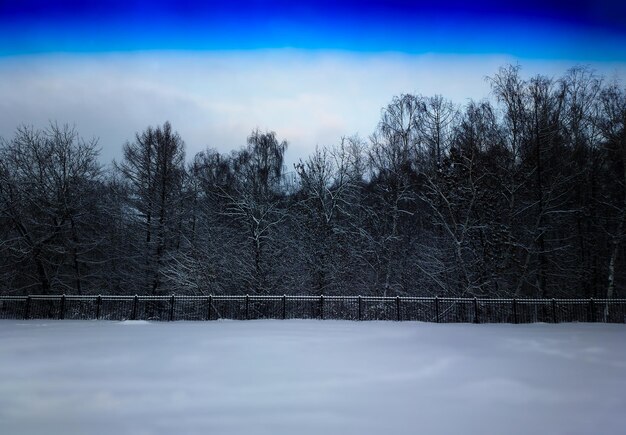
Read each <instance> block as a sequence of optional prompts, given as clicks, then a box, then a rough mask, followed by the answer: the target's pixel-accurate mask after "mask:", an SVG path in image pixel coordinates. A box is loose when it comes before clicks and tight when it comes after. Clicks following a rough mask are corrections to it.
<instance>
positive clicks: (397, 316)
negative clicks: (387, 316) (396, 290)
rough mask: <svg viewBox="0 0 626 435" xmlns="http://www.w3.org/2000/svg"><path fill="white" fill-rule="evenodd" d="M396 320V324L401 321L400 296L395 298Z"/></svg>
mask: <svg viewBox="0 0 626 435" xmlns="http://www.w3.org/2000/svg"><path fill="white" fill-rule="evenodd" d="M396 320H397V321H398V322H399V321H400V320H402V319H401V315H400V296H396Z"/></svg>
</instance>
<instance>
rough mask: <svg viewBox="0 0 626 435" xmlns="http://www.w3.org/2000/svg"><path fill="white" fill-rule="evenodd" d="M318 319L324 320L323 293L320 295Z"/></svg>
mask: <svg viewBox="0 0 626 435" xmlns="http://www.w3.org/2000/svg"><path fill="white" fill-rule="evenodd" d="M320 319H322V320H324V295H320Z"/></svg>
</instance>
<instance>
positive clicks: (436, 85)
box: [0, 50, 626, 162]
mask: <svg viewBox="0 0 626 435" xmlns="http://www.w3.org/2000/svg"><path fill="white" fill-rule="evenodd" d="M510 62H513V63H515V62H517V60H515V59H512V58H510V57H505V56H497V55H489V56H451V55H445V56H444V55H436V54H430V55H402V54H394V53H382V54H381V53H378V54H372V53H362V54H355V53H347V52H322V51H299V50H270V51H247V52H145V53H121V54H89V55H60V54H56V55H52V54H48V55H36V56H15V57H5V58H2V59H0V134H1V135H3V136H5V137H9V136H11V135H12V134H13V131H14V129H15V127H16V126H17V125H19V124H22V123H26V124H33V125H34V126H36V127H44V126H45V125H46V124H47V123H48V121H49V120H55V121H58V122H60V123H65V122H68V123H75V124H76V126H77V127H78V130H79V131H80V132H81V134H82V135H83V136H85V137H91V136H96V137H99V138H100V145H101V147H102V149H103V151H102V158H103V160H104V161H108V160H110V159H112V158H114V157H119V155H120V154H121V146H122V144H123V143H124V142H125V141H126V140H132V138H133V135H134V133H135V132H137V131H141V130H143V129H144V128H145V127H147V126H148V125H156V124H161V123H163V122H164V121H166V120H169V121H171V122H172V125H173V126H174V128H175V129H176V130H178V132H179V133H180V134H181V136H182V137H183V139H184V140H185V142H186V143H187V150H188V154H189V155H192V154H194V153H196V152H198V151H200V150H202V149H204V148H205V147H206V146H207V145H208V146H211V147H214V148H217V149H218V150H220V151H223V152H228V151H230V150H232V149H236V148H239V147H240V146H241V145H243V144H244V143H245V140H246V136H247V135H248V134H249V133H250V131H251V130H252V129H254V128H256V127H258V128H260V129H262V130H265V129H270V130H274V131H276V132H277V134H278V136H279V137H280V138H281V139H287V140H288V141H289V142H290V149H289V151H288V156H287V157H288V161H289V162H295V161H297V160H298V158H302V157H305V156H306V155H307V154H308V153H309V152H310V151H311V150H312V149H313V148H314V147H315V145H316V144H321V145H326V144H332V143H337V142H338V140H339V138H340V137H341V136H342V135H352V134H354V133H359V134H360V135H361V136H367V135H369V134H370V133H371V132H372V131H373V130H374V128H375V126H376V123H377V121H378V118H379V115H380V110H381V108H382V107H383V106H384V105H385V104H387V103H388V102H389V101H390V100H391V98H392V97H393V96H394V95H397V94H399V93H403V92H405V93H406V92H415V93H422V94H426V95H432V94H435V93H439V94H443V95H444V96H446V97H448V98H450V99H452V100H454V101H455V102H457V103H459V104H463V103H464V102H465V101H467V99H469V98H475V99H480V98H483V97H486V96H488V93H489V88H488V85H487V83H486V82H485V80H484V78H485V76H487V75H492V74H494V73H495V72H496V71H497V68H498V67H499V66H502V65H504V64H505V63H510ZM520 63H521V64H522V66H523V71H524V73H525V74H528V75H530V74H537V73H543V74H548V75H559V74H561V73H562V72H564V71H565V70H566V69H568V68H570V67H571V66H573V63H568V62H564V61H559V62H550V61H536V60H533V61H527V60H523V61H520ZM592 66H593V67H594V68H596V69H597V70H598V71H599V72H601V73H603V74H606V75H608V76H617V77H621V78H623V77H626V65H625V64H623V63H621V64H619V63H618V64H608V63H599V64H594V65H592Z"/></svg>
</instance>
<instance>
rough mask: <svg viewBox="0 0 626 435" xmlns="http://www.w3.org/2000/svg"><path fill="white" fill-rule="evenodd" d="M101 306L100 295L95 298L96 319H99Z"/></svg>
mask: <svg viewBox="0 0 626 435" xmlns="http://www.w3.org/2000/svg"><path fill="white" fill-rule="evenodd" d="M101 306H102V296H101V295H98V297H97V298H96V320H100V307H101Z"/></svg>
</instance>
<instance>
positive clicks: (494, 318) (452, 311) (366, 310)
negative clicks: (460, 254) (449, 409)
mask: <svg viewBox="0 0 626 435" xmlns="http://www.w3.org/2000/svg"><path fill="white" fill-rule="evenodd" d="M0 319H103V320H155V321H173V320H217V319H235V320H246V319H342V320H396V321H403V320H404V321H421V322H438V323H457V322H467V323H534V322H545V323H560V322H605V323H626V299H610V300H607V299H478V298H437V297H435V298H423V297H377V296H252V295H250V296H70V295H60V296H40V295H34V296H0Z"/></svg>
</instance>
